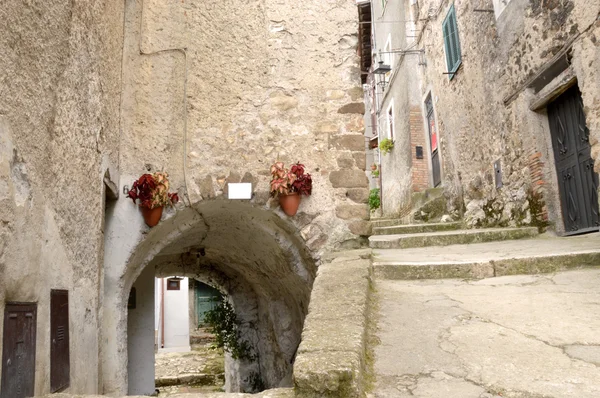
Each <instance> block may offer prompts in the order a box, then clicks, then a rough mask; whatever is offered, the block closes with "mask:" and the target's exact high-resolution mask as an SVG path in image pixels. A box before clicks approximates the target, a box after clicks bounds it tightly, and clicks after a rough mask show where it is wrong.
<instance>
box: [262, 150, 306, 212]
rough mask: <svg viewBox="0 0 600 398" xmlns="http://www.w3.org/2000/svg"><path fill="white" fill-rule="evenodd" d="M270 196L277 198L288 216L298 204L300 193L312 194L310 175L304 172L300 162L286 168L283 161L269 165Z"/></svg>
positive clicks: (296, 208) (294, 210) (295, 210)
mask: <svg viewBox="0 0 600 398" xmlns="http://www.w3.org/2000/svg"><path fill="white" fill-rule="evenodd" d="M270 173H271V183H270V184H271V196H273V197H278V198H279V204H280V206H281V209H282V210H283V212H284V213H285V214H287V215H288V216H293V215H295V214H296V212H297V211H298V206H299V205H300V195H306V196H309V195H311V194H312V177H311V176H310V174H308V173H305V172H304V165H303V164H301V163H300V162H297V163H296V164H293V165H292V167H291V168H290V169H289V170H288V169H287V168H286V167H285V165H284V164H283V162H275V163H273V164H272V165H271V168H270Z"/></svg>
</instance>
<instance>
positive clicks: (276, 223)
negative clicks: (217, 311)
mask: <svg viewBox="0 0 600 398" xmlns="http://www.w3.org/2000/svg"><path fill="white" fill-rule="evenodd" d="M168 275H178V276H187V277H190V278H194V279H196V280H199V281H202V282H204V283H207V284H209V285H211V286H213V287H215V288H217V289H218V290H220V291H221V292H223V293H224V294H225V295H227V296H228V297H229V301H230V302H231V304H232V308H233V310H234V311H235V314H236V316H237V319H238V321H239V324H240V335H242V336H244V340H245V341H247V342H248V344H249V347H248V348H249V350H250V351H249V353H250V354H251V355H248V356H243V358H237V359H234V358H233V357H232V355H230V354H228V355H226V363H225V378H226V390H227V391H228V392H257V391H259V390H262V389H265V388H276V387H291V386H292V371H293V362H294V358H295V354H296V350H297V348H298V345H299V344H300V338H301V333H302V326H303V323H304V318H305V316H306V313H307V310H308V302H309V299H310V292H311V289H312V284H313V281H314V278H315V275H316V266H315V262H314V260H313V259H312V257H311V255H310V253H309V251H308V250H307V249H306V248H305V246H304V243H303V241H302V239H301V238H300V237H299V236H298V234H297V231H296V230H295V228H294V227H293V226H292V225H291V224H290V223H288V222H287V221H284V220H282V219H281V218H280V217H279V216H277V215H276V214H275V213H273V212H270V211H266V210H262V209H259V208H256V207H253V206H252V205H250V204H245V203H240V202H230V201H213V202H208V203H201V204H198V205H195V206H194V207H193V208H186V209H184V210H183V211H180V212H178V213H177V214H176V215H175V216H174V217H172V218H170V219H168V220H165V221H163V222H162V223H161V224H159V225H158V226H157V227H155V228H153V229H152V230H150V231H149V232H148V234H147V236H146V238H145V239H144V240H143V241H142V242H140V243H139V244H138V245H137V247H136V250H135V251H134V252H133V254H132V256H131V257H130V261H129V264H128V265H127V268H126V270H125V272H124V275H123V276H122V280H123V282H124V283H123V287H122V289H121V295H120V299H121V307H120V308H122V309H123V311H124V312H125V311H127V306H126V302H127V298H128V296H129V291H130V289H131V287H132V286H134V281H135V287H136V290H137V295H138V309H137V310H138V315H137V318H138V319H145V317H140V316H139V314H140V313H141V312H142V311H145V310H140V306H139V304H140V303H139V300H140V295H141V294H140V289H141V290H142V291H144V287H143V286H140V284H142V285H145V286H146V288H147V289H150V290H152V292H153V289H154V281H153V278H154V276H168ZM145 280H147V281H146V282H143V281H145ZM148 297H152V301H153V300H154V299H153V297H154V295H153V294H152V295H148ZM147 307H148V308H150V309H151V310H147V311H148V312H147V315H148V317H152V319H154V313H153V311H154V303H153V302H152V305H148V306H147ZM120 316H125V313H123V314H120ZM146 321H147V319H146ZM146 323H148V325H150V322H146ZM125 324H129V325H128V327H129V329H130V331H129V332H128V331H127V326H122V325H125ZM153 325H154V321H152V330H151V331H150V332H151V333H150V332H148V333H143V332H142V333H140V330H139V329H140V328H139V325H136V324H135V322H132V321H131V320H130V321H129V322H118V323H117V328H118V331H117V335H118V336H123V337H124V336H125V335H128V347H127V348H128V349H127V351H128V352H129V357H130V358H129V369H130V370H131V369H135V372H133V371H130V372H129V381H128V384H129V388H128V391H129V394H143V393H148V392H149V391H150V388H151V391H153V390H154V386H153V380H154V365H153V361H148V360H139V363H136V359H135V358H143V357H144V356H143V355H140V353H139V352H138V351H140V350H143V351H145V352H147V350H148V349H149V347H151V348H150V349H151V350H152V355H154V351H153V347H154V326H153ZM134 331H135V334H134V333H133V332H134ZM144 334H145V335H147V337H146V338H145V339H150V338H151V339H152V340H151V342H146V343H140V341H139V339H140V336H141V335H144ZM150 343H151V344H150ZM121 355H126V354H124V353H122V354H121ZM119 363H125V362H124V361H121V362H119ZM123 371H125V369H123ZM150 380H152V385H150ZM134 386H136V387H134ZM133 387H134V388H133ZM147 390H148V391H147Z"/></svg>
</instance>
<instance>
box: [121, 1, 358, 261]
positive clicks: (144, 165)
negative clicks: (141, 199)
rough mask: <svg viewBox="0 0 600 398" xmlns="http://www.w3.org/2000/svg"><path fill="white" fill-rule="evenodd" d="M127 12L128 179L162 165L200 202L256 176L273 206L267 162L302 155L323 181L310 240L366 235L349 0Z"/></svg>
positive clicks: (306, 233)
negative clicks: (235, 183) (269, 189)
mask: <svg viewBox="0 0 600 398" xmlns="http://www.w3.org/2000/svg"><path fill="white" fill-rule="evenodd" d="M126 9H127V10H126V26H125V29H126V38H125V50H124V51H125V55H124V65H125V66H124V81H125V90H124V95H123V139H122V153H121V155H122V156H121V175H122V176H133V177H135V176H137V175H138V174H141V173H142V172H143V171H144V170H145V169H165V170H167V171H168V172H169V173H170V175H171V178H172V183H173V184H172V185H173V186H174V187H175V188H177V189H179V190H180V193H181V194H182V196H183V197H184V198H185V199H186V202H191V203H195V202H198V201H201V200H208V199H214V198H216V197H221V196H224V195H226V187H227V183H228V182H240V181H243V182H252V183H254V191H255V192H254V202H255V203H257V204H261V205H266V206H269V207H273V208H275V207H277V206H278V205H277V204H276V202H275V200H269V195H268V182H269V180H270V175H269V172H268V171H269V166H270V164H271V163H273V162H274V161H276V160H277V159H279V160H282V161H284V162H286V164H291V163H292V162H296V161H300V162H301V163H304V164H305V165H306V166H307V170H308V172H310V173H311V174H312V176H313V186H314V188H313V195H312V196H311V197H305V198H303V201H302V204H301V207H300V211H299V215H298V216H296V218H295V219H294V222H295V223H296V225H297V226H298V227H299V228H301V229H302V234H303V237H304V238H305V240H306V242H307V244H308V245H309V247H310V248H311V249H312V250H313V251H315V253H316V252H322V251H324V250H326V249H331V248H335V247H346V246H349V247H353V246H357V245H359V244H361V243H362V240H361V239H360V238H359V237H360V236H361V235H366V234H367V230H368V224H367V223H366V222H365V220H366V219H368V210H367V205H366V201H367V197H368V190H367V179H366V177H365V173H364V169H365V155H364V137H363V135H362V133H363V131H364V123H363V120H362V113H363V111H364V105H363V93H362V88H361V86H360V76H359V73H360V71H359V69H358V66H357V65H358V64H357V62H358V57H357V55H356V44H357V38H356V33H357V10H356V7H355V5H354V4H353V3H352V2H339V1H331V0H328V1H310V2H302V3H298V2H295V1H291V0H290V1H266V0H260V1H258V0H253V1H244V2H241V3H240V2H239V1H233V0H227V1H214V0H213V1H208V2H199V1H186V2H174V3H173V2H171V3H166V2H162V1H156V0H144V1H142V0H137V1H136V0H129V1H127V2H126ZM184 48H185V50H183V49H184ZM140 53H141V55H140ZM184 93H185V96H184ZM184 97H185V98H186V103H184ZM184 151H185V155H186V156H185V167H186V170H185V178H184ZM123 183H124V184H130V182H129V181H126V180H124V181H123Z"/></svg>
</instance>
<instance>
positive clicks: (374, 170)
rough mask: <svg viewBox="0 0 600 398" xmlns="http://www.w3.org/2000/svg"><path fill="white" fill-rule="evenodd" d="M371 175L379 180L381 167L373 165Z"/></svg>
mask: <svg viewBox="0 0 600 398" xmlns="http://www.w3.org/2000/svg"><path fill="white" fill-rule="evenodd" d="M371 175H372V176H373V177H375V178H379V167H377V165H376V164H375V163H373V164H372V165H371Z"/></svg>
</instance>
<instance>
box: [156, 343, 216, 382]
mask: <svg viewBox="0 0 600 398" xmlns="http://www.w3.org/2000/svg"><path fill="white" fill-rule="evenodd" d="M155 362H156V368H155V383H156V386H157V387H158V388H159V389H161V387H164V386H173V385H203V386H211V385H212V386H216V387H221V386H223V384H224V383H225V357H224V354H223V352H222V350H214V349H212V348H211V344H210V343H208V344H195V345H193V346H192V350H191V351H188V352H163V353H161V352H159V353H157V354H156V358H155Z"/></svg>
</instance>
